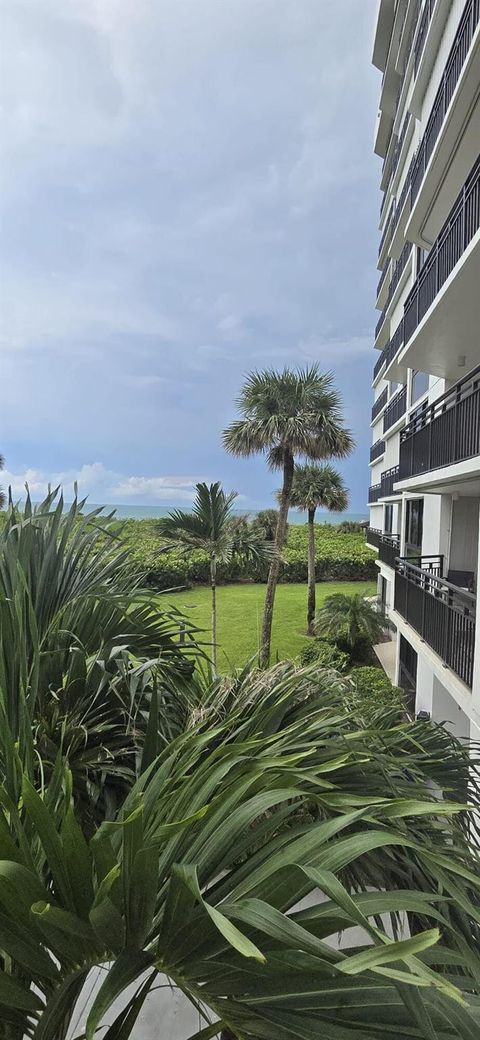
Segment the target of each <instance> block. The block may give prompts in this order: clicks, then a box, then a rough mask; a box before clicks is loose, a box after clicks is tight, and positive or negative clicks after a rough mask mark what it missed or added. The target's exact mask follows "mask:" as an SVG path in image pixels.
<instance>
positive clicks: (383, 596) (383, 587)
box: [380, 574, 387, 612]
mask: <svg viewBox="0 0 480 1040" xmlns="http://www.w3.org/2000/svg"><path fill="white" fill-rule="evenodd" d="M380 605H381V607H382V610H383V611H384V612H385V610H386V609H387V579H386V578H384V577H383V574H382V575H381V576H380Z"/></svg>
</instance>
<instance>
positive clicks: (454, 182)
mask: <svg viewBox="0 0 480 1040" xmlns="http://www.w3.org/2000/svg"><path fill="white" fill-rule="evenodd" d="M373 63H374V65H376V66H377V68H378V69H380V71H381V73H382V82H381V90H380V101H379V112H378V117H377V124H376V129H375V145H374V147H375V151H376V153H377V154H378V155H380V156H382V158H383V165H382V174H381V183H380V187H381V190H382V192H383V197H382V204H381V210H380V233H381V239H380V247H379V257H378V267H379V270H380V272H381V273H380V279H379V282H378V289H377V301H376V306H377V309H378V311H379V312H380V315H379V319H378V323H377V327H376V332H375V347H376V361H375V365H374V370H373V398H374V404H373V409H372V422H371V426H372V448H371V453H370V467H371V478H370V490H369V503H370V529H369V533H368V542H369V544H371V545H372V546H374V547H375V548H377V549H378V554H379V558H378V569H379V578H378V582H379V594H380V596H381V598H382V600H383V602H384V604H385V607H386V610H387V612H388V614H389V615H390V617H391V619H392V621H393V623H394V625H395V628H396V634H395V636H394V650H395V654H394V662H393V657H392V672H393V673H394V674H392V678H394V679H395V681H397V682H398V684H399V685H401V686H403V688H404V689H406V690H407V691H408V692H409V695H410V703H411V707H412V710H413V707H414V708H415V710H416V712H417V713H418V712H420V711H425V712H428V713H429V714H430V715H431V717H432V718H433V719H435V720H438V721H445V722H447V723H448V725H449V726H450V728H451V730H452V731H453V732H454V733H455V734H457V735H458V736H460V737H469V736H472V737H474V738H475V739H479V738H480V623H479V624H478V625H477V626H476V623H475V612H476V597H477V593H478V590H479V573H480V555H479V545H480V539H479V528H480V0H380V5H379V12H378V19H377V24H376V31H375V40H374V49H373ZM387 658H388V654H387Z"/></svg>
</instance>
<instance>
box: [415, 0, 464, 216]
mask: <svg viewBox="0 0 480 1040" xmlns="http://www.w3.org/2000/svg"><path fill="white" fill-rule="evenodd" d="M479 21H480V0H467V3H466V4H465V7H464V11H463V15H462V17H461V19H460V24H459V26H458V29H457V32H456V33H455V39H454V41H453V44H452V47H451V50H450V54H449V56H448V59H447V63H446V65H445V69H444V71H443V75H442V78H441V80H440V86H439V88H438V90H437V93H436V95H435V100H434V102H433V106H432V111H431V112H430V116H429V118H428V122H427V125H426V127H425V133H424V135H423V138H422V140H421V143H420V146H419V148H418V151H417V157H416V162H415V166H414V169H413V171H412V205H413V203H414V202H415V199H416V198H417V195H418V193H419V191H420V186H421V184H422V181H423V178H424V176H425V170H426V168H427V166H428V163H429V161H430V156H431V154H432V152H433V149H434V147H435V143H436V141H437V140H438V137H439V134H440V130H441V128H442V125H443V121H444V119H445V115H446V112H447V109H448V106H449V104H450V101H451V100H452V96H453V92H454V90H455V87H456V85H457V83H458V80H459V79H460V74H461V71H462V68H463V66H464V64H465V59H466V57H467V54H468V51H469V50H470V45H471V42H472V39H473V36H474V33H475V29H476V27H477V25H478V22H479Z"/></svg>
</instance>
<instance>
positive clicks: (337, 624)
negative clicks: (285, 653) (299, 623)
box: [315, 592, 390, 650]
mask: <svg viewBox="0 0 480 1040" xmlns="http://www.w3.org/2000/svg"><path fill="white" fill-rule="evenodd" d="M389 628H390V621H389V619H388V618H387V617H386V615H385V614H384V613H383V612H382V611H380V610H379V609H378V606H377V604H376V603H372V602H371V601H370V600H369V599H367V597H366V596H361V595H360V593H358V592H357V593H355V595H354V596H347V595H345V593H344V592H336V593H335V594H334V595H333V596H328V597H327V599H326V600H325V603H324V606H323V607H322V609H321V610H319V612H318V614H317V620H316V622H315V631H316V634H317V635H319V636H323V637H324V638H327V639H332V638H333V639H341V640H342V641H343V642H345V643H346V644H347V645H348V646H349V647H350V649H351V650H354V649H355V646H356V645H357V644H358V643H359V642H360V641H365V642H368V643H369V645H370V646H373V644H374V643H379V642H380V641H381V640H382V638H383V636H384V635H385V632H386V631H387V630H388V629H389Z"/></svg>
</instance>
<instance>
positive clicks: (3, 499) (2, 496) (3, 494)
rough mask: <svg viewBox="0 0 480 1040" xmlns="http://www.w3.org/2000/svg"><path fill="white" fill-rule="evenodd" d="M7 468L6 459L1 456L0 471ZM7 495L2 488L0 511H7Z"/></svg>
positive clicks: (0, 490) (0, 492)
mask: <svg viewBox="0 0 480 1040" xmlns="http://www.w3.org/2000/svg"><path fill="white" fill-rule="evenodd" d="M4 467H5V459H4V457H3V455H0V470H1V469H4ZM6 500H7V499H6V495H5V492H4V490H3V488H2V487H0V509H5V503H6Z"/></svg>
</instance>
